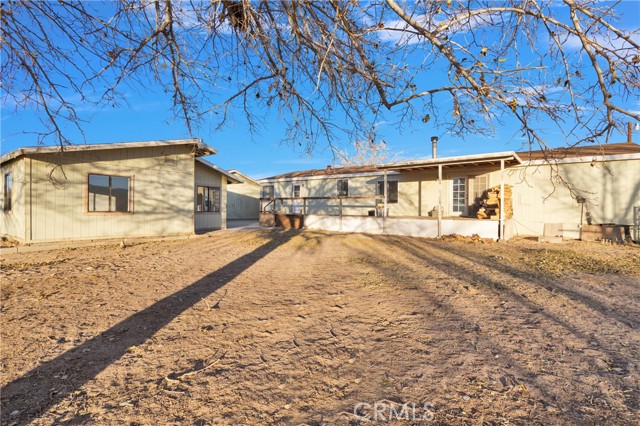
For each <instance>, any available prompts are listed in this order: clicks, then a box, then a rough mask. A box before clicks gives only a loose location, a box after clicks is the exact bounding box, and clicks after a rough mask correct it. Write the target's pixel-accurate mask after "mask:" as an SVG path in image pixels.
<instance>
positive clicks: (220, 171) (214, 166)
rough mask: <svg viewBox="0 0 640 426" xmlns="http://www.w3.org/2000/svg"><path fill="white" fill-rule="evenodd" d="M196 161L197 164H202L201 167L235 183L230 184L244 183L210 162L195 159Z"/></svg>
mask: <svg viewBox="0 0 640 426" xmlns="http://www.w3.org/2000/svg"><path fill="white" fill-rule="evenodd" d="M196 161H197V162H199V163H200V164H202V165H203V166H205V167H208V168H210V169H212V170H215V171H216V172H218V173H221V174H223V175H225V176H226V177H228V178H229V179H231V180H234V181H235V182H231V183H232V184H233V183H244V181H243V180H242V179H240V178H237V177H235V176H234V175H232V174H231V173H229V172H228V171H227V170H225V169H223V168H222V167H218V166H216V165H215V164H213V163H211V162H210V161H207V160H205V159H204V158H196Z"/></svg>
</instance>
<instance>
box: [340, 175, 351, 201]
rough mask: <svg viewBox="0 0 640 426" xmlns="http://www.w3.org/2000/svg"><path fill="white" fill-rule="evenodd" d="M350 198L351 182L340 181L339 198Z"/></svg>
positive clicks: (346, 180)
mask: <svg viewBox="0 0 640 426" xmlns="http://www.w3.org/2000/svg"><path fill="white" fill-rule="evenodd" d="M348 196H349V180H348V179H338V197H348Z"/></svg>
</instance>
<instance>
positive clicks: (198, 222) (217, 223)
mask: <svg viewBox="0 0 640 426" xmlns="http://www.w3.org/2000/svg"><path fill="white" fill-rule="evenodd" d="M198 186H209V187H218V188H220V212H195V200H196V193H197V187H198ZM190 191H192V196H191V212H192V215H194V226H195V231H196V232H202V231H213V230H217V229H225V228H226V227H227V203H226V200H227V179H226V178H224V179H223V176H222V174H220V173H219V172H217V171H215V170H212V169H211V168H209V167H207V166H205V165H203V164H201V163H198V162H196V163H195V185H192V186H191V187H190ZM193 212H195V213H193Z"/></svg>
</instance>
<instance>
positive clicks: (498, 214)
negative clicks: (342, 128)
mask: <svg viewBox="0 0 640 426" xmlns="http://www.w3.org/2000/svg"><path fill="white" fill-rule="evenodd" d="M434 154H435V150H434ZM259 182H260V183H261V185H262V194H261V197H262V198H261V211H262V212H263V213H262V215H264V216H265V219H264V220H263V223H273V221H272V220H269V218H268V214H275V213H280V214H289V215H302V216H304V220H303V223H304V226H306V227H309V228H318V229H326V230H337V231H348V232H370V233H388V234H399V235H413V236H426V237H434V236H439V235H447V234H461V235H473V234H478V235H480V236H482V237H488V238H504V239H507V238H509V237H510V236H512V235H520V236H525V235H527V236H528V235H532V236H543V235H545V233H546V232H547V231H548V230H549V229H553V230H554V232H556V233H557V232H561V233H562V236H564V237H565V238H576V239H577V238H579V237H580V235H581V230H582V227H583V224H594V225H596V224H617V225H627V226H630V227H633V226H634V225H638V223H637V222H638V221H640V219H639V217H638V215H639V214H640V145H637V144H635V143H622V144H606V145H598V146H595V145H592V146H583V147H574V148H566V149H565V148H559V149H554V150H547V151H530V152H519V153H517V152H513V151H508V152H497V153H488V154H479V155H465V156H456V157H442V158H440V157H436V156H435V155H434V156H433V158H429V159H424V160H416V161H403V162H395V163H388V164H380V165H375V166H374V165H372V166H354V167H337V168H334V167H330V166H327V168H326V169H318V170H305V171H298V172H292V173H286V174H282V175H278V176H272V177H269V178H265V179H261V180H259ZM491 203H494V204H491ZM634 207H636V209H635V213H634ZM486 212H488V214H486ZM634 214H635V216H634ZM480 217H483V219H479V218H480ZM634 220H635V222H634ZM546 230H547V231H546Z"/></svg>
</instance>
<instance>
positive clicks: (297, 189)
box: [291, 185, 300, 197]
mask: <svg viewBox="0 0 640 426" xmlns="http://www.w3.org/2000/svg"><path fill="white" fill-rule="evenodd" d="M291 196H292V197H299V196H300V185H293V187H292V188H291Z"/></svg>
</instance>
